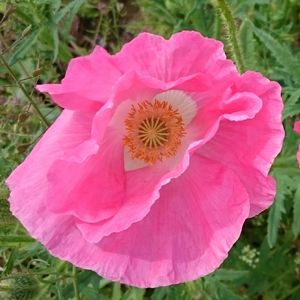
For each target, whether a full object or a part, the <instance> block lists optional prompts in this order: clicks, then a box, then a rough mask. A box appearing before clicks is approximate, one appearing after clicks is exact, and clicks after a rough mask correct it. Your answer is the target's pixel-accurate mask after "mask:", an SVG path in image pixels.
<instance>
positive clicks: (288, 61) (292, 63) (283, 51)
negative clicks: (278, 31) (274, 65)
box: [251, 23, 300, 82]
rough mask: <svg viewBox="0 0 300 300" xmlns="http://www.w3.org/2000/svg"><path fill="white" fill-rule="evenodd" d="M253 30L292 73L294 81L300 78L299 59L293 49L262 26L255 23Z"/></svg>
mask: <svg viewBox="0 0 300 300" xmlns="http://www.w3.org/2000/svg"><path fill="white" fill-rule="evenodd" d="M251 24H252V27H253V32H254V34H255V35H256V36H257V38H258V39H259V40H260V42H261V43H262V44H263V45H264V46H265V47H266V48H267V49H268V50H269V51H270V52H271V54H272V55H273V57H274V58H275V59H276V60H277V62H278V64H280V65H281V66H282V67H283V68H284V70H285V71H286V72H287V73H289V74H291V75H292V77H293V79H294V81H295V82H297V81H299V80H300V71H299V68H297V67H296V66H297V65H299V61H298V60H297V59H296V57H295V56H294V55H293V53H292V52H291V50H290V49H289V48H288V47H287V46H286V45H282V43H280V42H279V41H277V40H276V39H275V38H274V37H272V36H271V35H270V34H269V33H268V32H266V31H264V30H263V29H261V28H257V27H256V26H255V25H254V24H253V23H251Z"/></svg>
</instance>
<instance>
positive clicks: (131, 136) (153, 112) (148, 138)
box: [124, 100, 185, 165]
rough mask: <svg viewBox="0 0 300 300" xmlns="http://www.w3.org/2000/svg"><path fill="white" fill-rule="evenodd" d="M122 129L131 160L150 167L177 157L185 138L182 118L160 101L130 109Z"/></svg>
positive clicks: (143, 103) (170, 106)
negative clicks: (142, 162)
mask: <svg viewBox="0 0 300 300" xmlns="http://www.w3.org/2000/svg"><path fill="white" fill-rule="evenodd" d="M125 127H126V130H127V134H126V135H125V137H124V144H125V145H126V146H127V147H128V150H129V153H130V154H131V157H132V159H138V160H142V161H144V162H146V163H147V164H149V165H153V164H154V163H156V162H157V161H162V160H164V159H165V158H168V157H171V156H174V155H176V153H177V151H178V148H179V146H180V145H181V140H182V137H183V136H184V134H185V130H184V122H183V119H182V116H181V114H180V113H179V112H178V110H177V109H174V108H173V107H172V105H171V104H169V103H168V102H167V101H161V100H154V101H144V102H141V103H138V104H136V105H132V106H131V109H130V111H129V113H128V115H127V118H126V120H125Z"/></svg>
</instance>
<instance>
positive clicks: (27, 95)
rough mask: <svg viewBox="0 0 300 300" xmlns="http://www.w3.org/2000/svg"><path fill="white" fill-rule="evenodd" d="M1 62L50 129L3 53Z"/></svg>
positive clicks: (0, 58)
mask: <svg viewBox="0 0 300 300" xmlns="http://www.w3.org/2000/svg"><path fill="white" fill-rule="evenodd" d="M0 61H1V62H2V64H3V65H4V66H5V67H6V69H7V71H8V73H9V75H10V76H11V77H12V79H13V80H14V81H15V82H16V84H17V85H18V87H19V88H20V89H21V90H22V92H23V94H24V95H25V97H26V98H27V100H28V101H29V102H30V104H31V105H32V106H33V108H34V109H35V111H36V113H37V114H38V116H39V117H40V119H41V121H42V123H43V124H44V125H45V126H46V127H49V126H50V124H49V122H48V121H47V119H46V118H45V117H44V116H43V114H42V112H41V111H40V109H39V108H38V106H37V104H36V103H35V102H34V100H33V99H32V98H31V97H30V95H29V94H28V92H27V91H26V89H25V88H24V86H23V84H22V83H21V82H20V81H19V80H18V78H17V76H16V75H15V73H14V71H13V70H12V69H11V67H10V66H9V65H8V63H7V62H6V60H5V59H4V57H3V55H2V53H0Z"/></svg>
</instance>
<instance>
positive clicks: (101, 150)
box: [47, 133, 125, 222]
mask: <svg viewBox="0 0 300 300" xmlns="http://www.w3.org/2000/svg"><path fill="white" fill-rule="evenodd" d="M90 144H91V143H90ZM84 151H85V152H82V151H81V152H80V151H78V149H77V156H76V157H73V156H72V155H71V154H70V153H67V154H66V157H62V158H61V159H58V160H57V161H55V162H54V163H53V165H52V166H51V168H50V170H49V172H48V180H49V183H50V184H49V190H48V196H47V206H48V208H49V209H50V210H51V211H53V212H56V213H61V214H70V215H74V216H76V217H77V218H79V219H80V220H82V221H85V222H95V221H102V220H104V219H107V218H110V217H111V216H113V215H114V214H115V213H116V212H117V211H118V210H119V208H120V206H121V205H122V203H123V199H124V196H125V195H124V188H125V177H124V168H123V164H124V163H123V160H122V159H121V158H122V156H123V145H122V144H120V143H118V140H115V139H114V136H113V134H112V133H111V134H110V135H109V136H106V140H105V141H104V142H103V143H101V145H100V147H99V146H98V147H95V149H93V147H90V148H88V149H84Z"/></svg>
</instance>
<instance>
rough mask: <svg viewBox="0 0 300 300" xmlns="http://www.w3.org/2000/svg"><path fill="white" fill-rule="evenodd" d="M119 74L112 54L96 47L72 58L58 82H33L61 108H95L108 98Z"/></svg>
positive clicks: (92, 109) (93, 109)
mask: <svg viewBox="0 0 300 300" xmlns="http://www.w3.org/2000/svg"><path fill="white" fill-rule="evenodd" d="M120 76H121V72H120V71H119V70H118V68H117V67H116V66H115V65H114V62H113V60H112V57H111V56H110V55H109V54H108V53H107V52H106V51H105V50H104V49H103V48H101V47H99V46H97V47H96V48H95V49H94V51H93V52H92V53H91V54H90V55H87V56H83V57H77V58H73V59H72V60H71V61H70V63H69V66H68V69H67V72H66V75H65V78H64V79H63V80H62V82H61V83H60V84H41V85H37V87H36V88H37V90H38V91H40V92H47V93H49V94H50V95H51V97H52V98H53V100H54V101H55V102H56V103H57V104H58V105H59V106H61V107H64V108H68V109H71V110H80V111H96V110H98V109H99V108H100V107H101V105H102V104H103V103H104V102H105V101H106V100H107V99H108V98H109V97H110V95H111V93H112V86H113V85H114V83H115V82H116V81H117V80H118V78H119V77H120Z"/></svg>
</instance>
